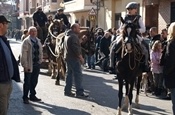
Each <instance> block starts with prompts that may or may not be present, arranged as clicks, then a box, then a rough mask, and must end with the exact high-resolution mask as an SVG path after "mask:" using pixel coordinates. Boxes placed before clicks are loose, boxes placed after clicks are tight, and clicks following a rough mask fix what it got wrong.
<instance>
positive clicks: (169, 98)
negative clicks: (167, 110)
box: [162, 96, 171, 100]
mask: <svg viewBox="0 0 175 115" xmlns="http://www.w3.org/2000/svg"><path fill="white" fill-rule="evenodd" d="M162 99H165V100H171V97H169V96H166V97H163V98H162Z"/></svg>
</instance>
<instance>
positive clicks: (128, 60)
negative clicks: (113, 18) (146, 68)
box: [116, 18, 144, 115]
mask: <svg viewBox="0 0 175 115" xmlns="http://www.w3.org/2000/svg"><path fill="white" fill-rule="evenodd" d="M137 21H138V19H137V18H135V19H134V20H133V21H132V22H126V21H124V20H123V18H121V22H122V23H123V26H122V33H121V34H122V35H121V41H120V43H119V44H118V45H121V48H120V50H119V52H118V53H120V56H119V57H118V58H117V62H116V73H117V76H118V83H119V93H118V98H119V104H118V115H121V110H122V108H121V104H122V98H123V91H122V90H123V85H124V82H125V85H126V97H128V99H129V107H128V115H131V114H132V98H133V94H132V91H133V86H134V82H135V79H136V76H138V75H139V74H140V73H141V72H142V70H141V65H142V62H143V61H144V54H143V53H142V48H141V45H140V43H139V39H138V37H137V35H138V32H137V28H136V22H137Z"/></svg>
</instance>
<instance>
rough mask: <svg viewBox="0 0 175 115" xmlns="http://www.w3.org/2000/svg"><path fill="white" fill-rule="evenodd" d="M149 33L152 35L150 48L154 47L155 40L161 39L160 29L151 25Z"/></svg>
mask: <svg viewBox="0 0 175 115" xmlns="http://www.w3.org/2000/svg"><path fill="white" fill-rule="evenodd" d="M149 34H150V37H151V42H150V49H151V48H152V46H153V44H154V42H155V41H156V40H160V37H161V36H160V34H158V30H157V27H151V28H150V30H149Z"/></svg>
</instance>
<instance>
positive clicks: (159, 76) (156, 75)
mask: <svg viewBox="0 0 175 115" xmlns="http://www.w3.org/2000/svg"><path fill="white" fill-rule="evenodd" d="M161 55H162V43H161V42H160V41H159V40H157V41H155V43H154V44H153V47H152V50H151V52H150V59H151V71H152V74H153V79H154V86H155V89H154V94H155V95H156V96H158V95H160V94H161V89H162V88H163V70H162V69H163V68H162V66H160V57H161Z"/></svg>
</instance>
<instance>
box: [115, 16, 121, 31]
mask: <svg viewBox="0 0 175 115" xmlns="http://www.w3.org/2000/svg"><path fill="white" fill-rule="evenodd" d="M120 17H121V13H116V14H115V27H116V28H119V27H120Z"/></svg>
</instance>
